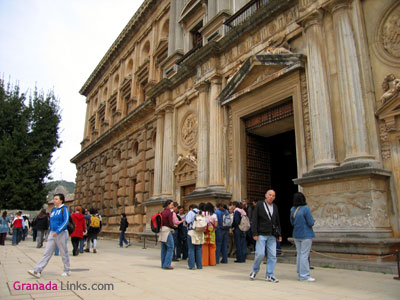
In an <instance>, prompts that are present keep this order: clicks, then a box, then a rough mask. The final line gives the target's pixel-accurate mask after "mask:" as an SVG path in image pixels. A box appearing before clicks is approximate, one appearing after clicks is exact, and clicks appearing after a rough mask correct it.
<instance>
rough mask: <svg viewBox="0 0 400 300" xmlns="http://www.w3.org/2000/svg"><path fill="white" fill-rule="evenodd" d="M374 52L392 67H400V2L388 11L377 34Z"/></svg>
mask: <svg viewBox="0 0 400 300" xmlns="http://www.w3.org/2000/svg"><path fill="white" fill-rule="evenodd" d="M375 41H376V42H375V44H374V50H375V52H376V54H377V55H378V57H379V58H380V59H382V60H383V61H384V62H386V63H387V64H390V65H393V64H394V65H395V66H400V2H398V1H397V2H395V3H394V5H392V6H391V7H389V8H388V9H387V10H386V13H385V14H384V15H383V16H382V18H381V21H380V24H379V26H378V28H377V30H376V32H375Z"/></svg>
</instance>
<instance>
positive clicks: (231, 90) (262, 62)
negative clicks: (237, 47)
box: [218, 53, 305, 105]
mask: <svg viewBox="0 0 400 300" xmlns="http://www.w3.org/2000/svg"><path fill="white" fill-rule="evenodd" d="M304 60H305V59H304V56H303V55H301V54H293V53H281V54H265V55H254V56H251V57H250V58H249V59H247V60H246V61H245V62H244V63H243V65H242V66H241V67H240V68H239V70H238V71H237V72H236V73H235V74H234V75H233V77H232V78H231V80H230V81H229V83H228V84H227V85H226V86H225V88H224V89H223V90H222V91H221V93H220V95H219V97H218V99H219V101H220V103H221V105H224V104H227V103H229V102H231V101H233V100H235V99H237V98H238V97H239V96H241V95H243V94H245V93H247V92H250V91H252V90H254V89H255V88H257V87H259V86H263V85H265V84H267V83H269V82H271V81H273V80H276V79H278V78H279V77H281V76H283V75H285V74H287V73H289V72H292V71H293V70H296V69H298V68H304Z"/></svg>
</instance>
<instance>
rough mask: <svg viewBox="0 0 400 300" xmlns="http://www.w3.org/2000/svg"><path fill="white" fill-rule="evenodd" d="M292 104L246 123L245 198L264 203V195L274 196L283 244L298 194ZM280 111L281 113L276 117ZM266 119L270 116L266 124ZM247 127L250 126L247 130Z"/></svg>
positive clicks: (265, 113) (265, 112)
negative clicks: (267, 192) (274, 193)
mask: <svg viewBox="0 0 400 300" xmlns="http://www.w3.org/2000/svg"><path fill="white" fill-rule="evenodd" d="M291 104H292V102H291V101H289V102H284V103H283V104H281V105H279V106H277V107H274V108H271V109H269V110H268V111H264V112H262V113H259V114H257V115H255V116H252V117H250V118H248V119H247V120H246V122H245V123H246V125H247V126H246V156H247V157H246V171H247V172H246V175H247V176H246V178H247V198H248V199H249V200H253V201H259V200H262V199H264V195H265V192H266V191H267V190H268V189H273V190H275V192H276V199H275V203H276V205H277V206H278V209H279V216H280V220H281V227H282V237H283V242H285V243H286V242H287V238H288V237H291V236H292V226H291V224H290V218H289V216H290V208H291V207H292V199H293V194H294V193H295V192H297V191H298V188H297V185H295V184H294V183H293V179H294V178H297V159H296V140H295V131H294V121H293V110H292V109H291V108H292V106H291ZM282 111H284V112H285V113H284V114H283V113H279V112H282ZM266 115H273V116H274V118H269V120H268V121H263V122H257V120H266V119H268V118H266V117H265V116H266ZM249 125H250V126H249Z"/></svg>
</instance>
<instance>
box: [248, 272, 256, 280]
mask: <svg viewBox="0 0 400 300" xmlns="http://www.w3.org/2000/svg"><path fill="white" fill-rule="evenodd" d="M256 275H257V273H256V272H251V273H250V276H249V277H250V280H254V279H256Z"/></svg>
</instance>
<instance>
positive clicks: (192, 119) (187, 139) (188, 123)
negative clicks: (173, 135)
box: [181, 112, 198, 149]
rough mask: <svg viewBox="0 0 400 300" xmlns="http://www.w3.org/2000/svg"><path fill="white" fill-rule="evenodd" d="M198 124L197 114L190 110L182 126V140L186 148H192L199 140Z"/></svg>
mask: <svg viewBox="0 0 400 300" xmlns="http://www.w3.org/2000/svg"><path fill="white" fill-rule="evenodd" d="M197 134H198V125H197V116H196V115H195V114H194V113H192V112H189V113H187V114H186V116H185V117H184V118H183V122H182V126H181V141H182V145H183V146H184V147H185V148H186V149H191V148H192V147H193V146H194V145H195V144H196V141H197Z"/></svg>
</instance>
